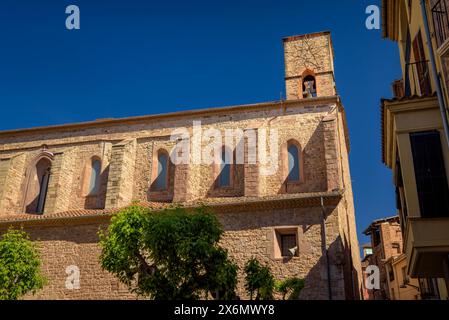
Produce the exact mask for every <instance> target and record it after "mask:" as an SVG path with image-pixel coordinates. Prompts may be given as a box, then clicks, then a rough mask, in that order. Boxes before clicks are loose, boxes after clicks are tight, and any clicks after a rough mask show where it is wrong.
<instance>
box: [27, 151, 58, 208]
mask: <svg viewBox="0 0 449 320" xmlns="http://www.w3.org/2000/svg"><path fill="white" fill-rule="evenodd" d="M51 164H52V163H51V159H50V157H47V156H45V157H42V158H41V159H40V160H39V161H37V162H36V164H35V165H33V167H31V168H30V169H29V171H28V179H29V180H28V183H27V187H26V192H25V196H24V211H25V212H26V213H39V214H41V213H43V212H44V210H45V201H46V199H47V192H48V184H49V181H50V175H51Z"/></svg>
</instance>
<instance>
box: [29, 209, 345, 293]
mask: <svg viewBox="0 0 449 320" xmlns="http://www.w3.org/2000/svg"><path fill="white" fill-rule="evenodd" d="M218 218H219V220H220V222H221V223H222V224H223V226H224V230H225V234H224V236H223V238H222V240H221V243H220V244H221V245H222V246H223V247H224V248H226V249H227V250H228V251H229V256H230V258H231V259H233V260H234V261H235V262H236V263H237V264H238V266H239V272H238V279H239V284H238V294H239V295H240V297H241V298H243V299H247V298H248V295H247V293H246V292H245V290H244V274H243V267H244V264H245V262H246V261H248V260H249V259H251V258H253V257H255V258H257V259H258V260H259V261H260V262H261V263H262V264H266V265H268V266H269V267H270V269H271V271H272V273H273V275H274V276H275V278H276V279H278V280H283V279H286V278H288V277H300V278H304V279H305V280H306V286H305V288H304V290H303V291H302V294H301V299H327V298H328V287H327V283H328V281H327V266H326V258H325V255H323V250H324V246H323V245H324V239H323V233H322V216H321V208H298V209H277V210H269V211H262V212H240V213H223V214H219V215H218ZM337 220H338V212H337V210H336V208H335V207H328V208H326V223H325V225H326V233H327V237H326V249H327V250H329V262H330V263H331V267H330V270H331V286H332V296H333V299H344V298H345V287H344V279H343V264H342V260H341V257H342V255H343V251H342V250H343V245H342V244H341V238H340V236H339V230H338V229H339V228H338V222H337ZM106 226H107V225H105V224H103V223H92V224H84V225H78V224H72V225H70V224H69V225H67V224H66V223H61V224H59V225H55V226H46V227H43V226H42V227H26V228H25V231H27V232H28V233H29V234H30V236H31V238H32V239H33V240H34V241H35V242H36V243H37V245H38V248H39V251H40V253H41V257H42V260H43V268H42V269H43V273H44V275H45V277H47V279H48V284H47V285H46V286H45V288H44V289H43V290H41V291H39V292H38V293H37V295H36V296H28V299H136V298H137V297H136V296H135V295H134V294H131V293H130V292H128V290H127V288H126V287H125V286H123V285H122V284H119V282H118V281H117V280H116V279H115V278H114V277H113V276H112V275H110V274H109V273H108V272H105V271H103V270H102V269H101V267H100V265H99V262H98V261H99V260H98V259H99V254H100V248H99V246H98V230H99V229H100V228H101V229H104V228H105V227H106ZM285 227H289V228H292V227H294V228H298V235H299V239H298V240H299V255H298V256H297V257H293V258H290V259H287V258H282V259H277V258H275V257H274V254H273V252H274V246H275V245H276V244H275V240H274V234H275V230H276V229H278V228H285ZM69 266H77V267H78V268H79V270H80V289H78V290H76V289H74V290H70V289H67V288H66V284H65V282H66V279H67V277H68V274H67V273H66V268H67V267H69Z"/></svg>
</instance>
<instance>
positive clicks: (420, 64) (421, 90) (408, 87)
mask: <svg viewBox="0 0 449 320" xmlns="http://www.w3.org/2000/svg"><path fill="white" fill-rule="evenodd" d="M404 85H405V96H407V97H410V96H415V95H416V96H428V95H430V94H431V93H432V86H431V82H430V68H429V61H417V62H412V63H407V64H406V65H405V82H404Z"/></svg>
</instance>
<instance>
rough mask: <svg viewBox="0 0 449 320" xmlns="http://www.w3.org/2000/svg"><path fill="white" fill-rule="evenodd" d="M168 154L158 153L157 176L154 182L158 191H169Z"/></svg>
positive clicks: (162, 151)
mask: <svg viewBox="0 0 449 320" xmlns="http://www.w3.org/2000/svg"><path fill="white" fill-rule="evenodd" d="M168 161H169V157H168V153H167V152H165V151H164V150H161V151H159V152H158V155H157V174H156V179H155V181H154V187H155V189H156V190H166V189H168V170H169V169H168Z"/></svg>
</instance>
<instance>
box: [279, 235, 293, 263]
mask: <svg viewBox="0 0 449 320" xmlns="http://www.w3.org/2000/svg"><path fill="white" fill-rule="evenodd" d="M281 246H282V256H283V257H288V256H292V255H293V254H292V253H291V251H290V250H294V248H296V235H295V234H284V235H281ZM295 255H296V254H295Z"/></svg>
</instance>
